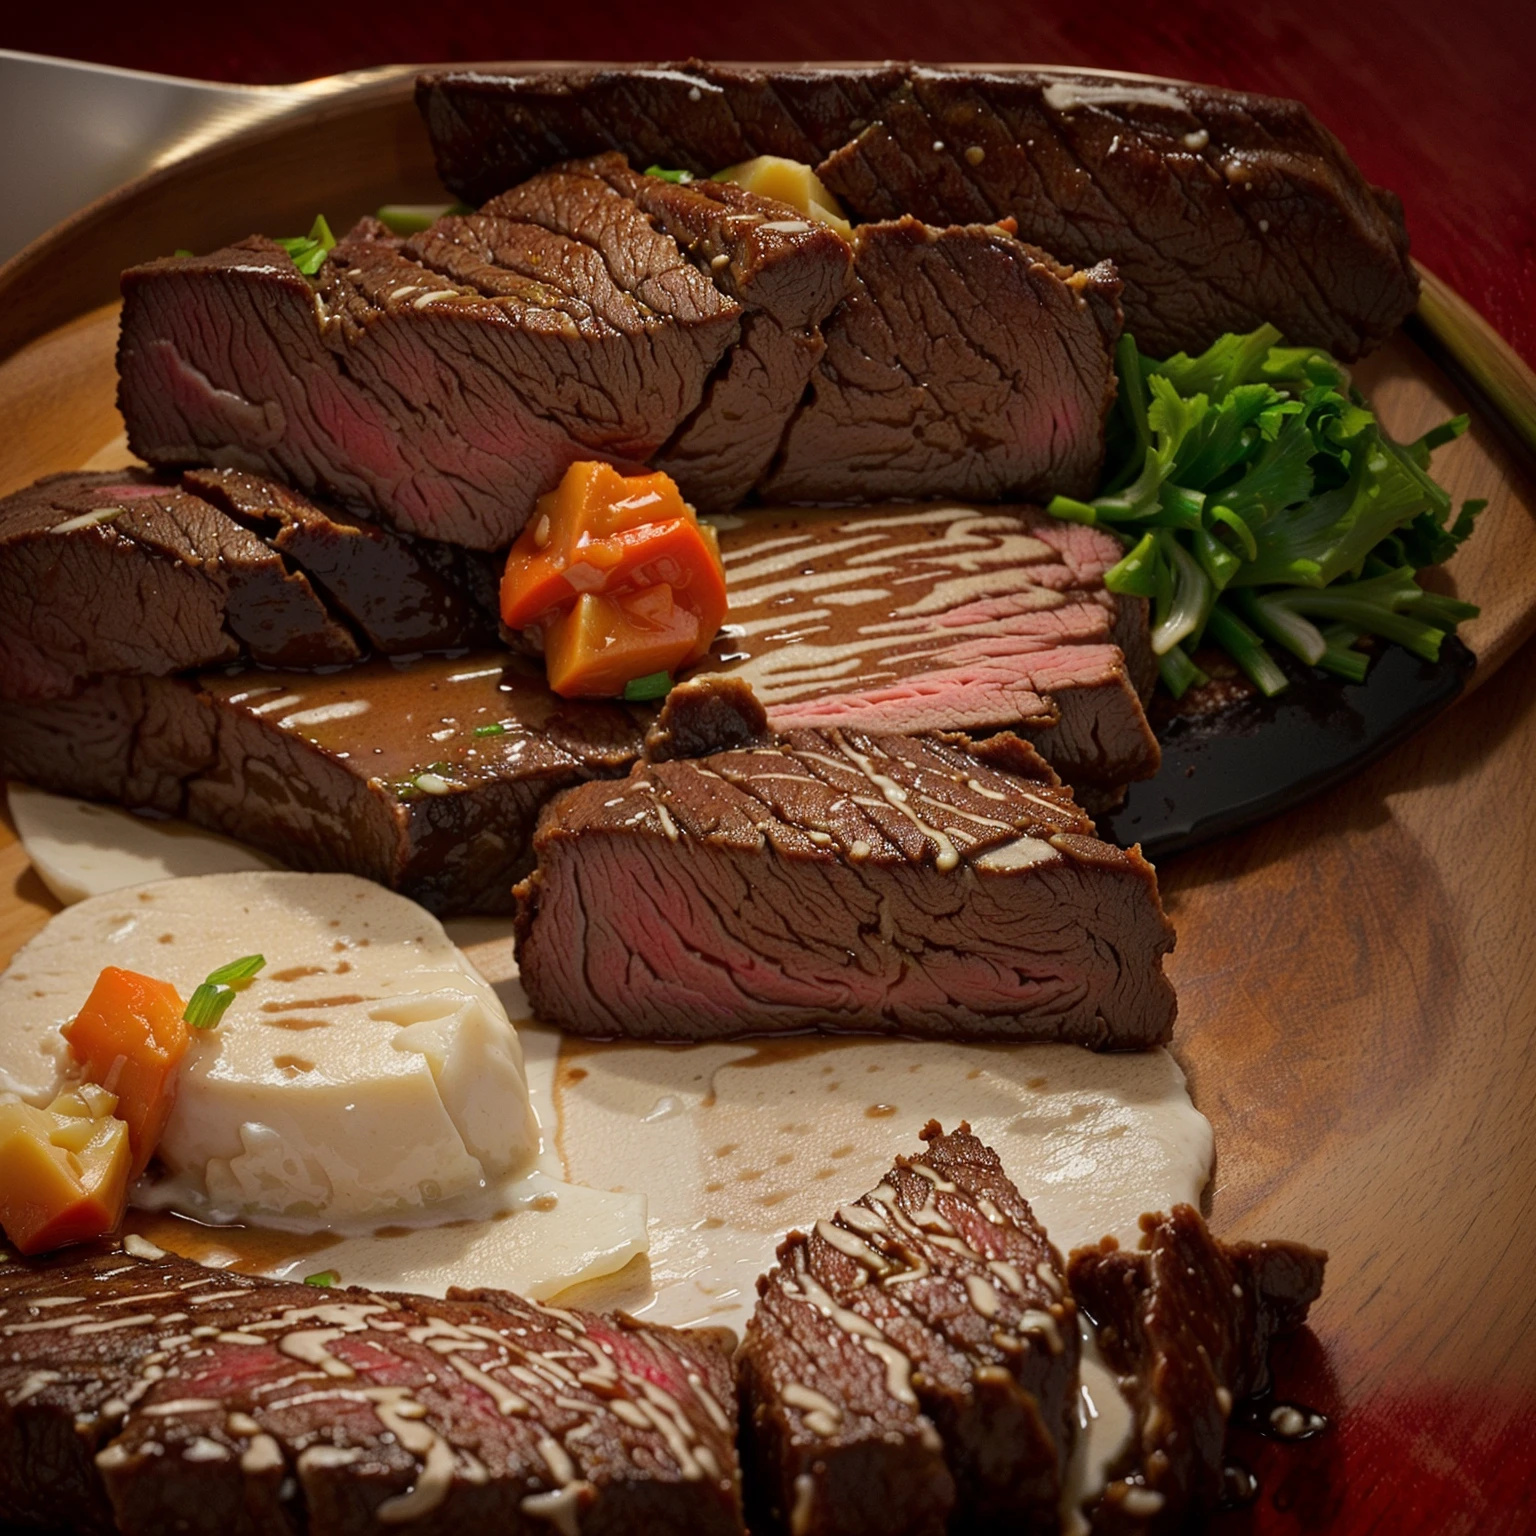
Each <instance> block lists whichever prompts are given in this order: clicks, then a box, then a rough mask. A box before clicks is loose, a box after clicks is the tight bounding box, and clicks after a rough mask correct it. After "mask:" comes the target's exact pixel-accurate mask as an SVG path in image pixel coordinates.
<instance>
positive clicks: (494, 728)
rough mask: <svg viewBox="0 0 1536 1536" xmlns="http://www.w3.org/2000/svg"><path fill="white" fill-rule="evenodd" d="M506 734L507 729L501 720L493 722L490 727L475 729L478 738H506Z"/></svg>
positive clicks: (477, 727)
mask: <svg viewBox="0 0 1536 1536" xmlns="http://www.w3.org/2000/svg"><path fill="white" fill-rule="evenodd" d="M506 734H507V728H506V726H505V725H504V724H502V722H501V721H500V720H493V721H491V723H490V724H489V725H477V726H476V727H475V735H476V736H505V735H506Z"/></svg>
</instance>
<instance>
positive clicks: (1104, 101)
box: [418, 62, 1416, 357]
mask: <svg viewBox="0 0 1536 1536" xmlns="http://www.w3.org/2000/svg"><path fill="white" fill-rule="evenodd" d="M556 79H557V82H558V86H556V85H555V84H554V83H552V82H551V80H550V78H549V77H547V76H546V77H543V78H542V79H540V80H537V81H535V80H534V79H533V78H532V77H521V78H512V79H497V78H496V77H494V76H488V75H483V74H482V75H475V76H465V75H455V74H453V73H446V74H439V75H429V76H426V77H424V78H423V80H422V81H421V82H420V83H419V85H418V100H419V102H420V104H421V106H422V109H423V112H424V113H425V115H426V117H427V121H428V126H429V129H430V131H431V133H432V138H433V143H434V149H435V152H436V154H437V157H438V163H439V168H440V171H441V173H442V175H443V176H444V179H445V181H446V182H447V183H448V184H450V185H452V186H454V187H455V189H456V190H458V191H460V192H461V193H465V192H466V191H467V189H469V188H470V186H471V184H476V185H477V186H478V187H479V188H480V189H481V190H482V193H483V191H484V190H490V187H489V182H488V178H492V177H496V176H505V177H506V178H507V179H509V180H510V179H515V178H516V177H517V176H525V175H529V174H532V173H533V172H535V171H537V170H539V169H540V168H541V167H542V166H543V165H544V164H547V163H549V162H550V161H552V160H558V159H561V158H564V157H566V156H568V155H571V154H583V153H591V152H592V151H593V150H594V149H595V148H597V147H599V146H600V147H601V148H603V149H612V148H618V149H620V150H621V151H622V152H624V153H625V154H628V155H631V156H633V157H634V158H635V159H636V160H637V162H638V163H645V162H646V160H647V159H650V160H654V159H658V158H660V159H663V160H666V161H667V162H668V163H680V164H686V165H687V167H688V168H689V169H690V170H693V171H694V172H696V173H707V172H710V171H713V170H715V169H716V168H718V166H719V165H720V164H723V163H728V162H729V161H732V160H737V159H744V158H748V157H749V156H750V155H753V154H758V153H778V154H786V155H789V156H791V157H793V158H798V159H808V160H809V161H810V162H811V163H812V164H816V165H817V168H818V172H819V174H820V175H821V176H822V179H823V180H824V181H825V182H826V183H827V185H828V186H829V187H831V188H832V190H833V191H835V192H838V193H839V194H840V195H841V196H842V197H843V199H844V202H845V205H846V206H848V207H849V209H850V211H851V212H852V213H853V214H854V215H855V216H856V217H859V218H863V219H879V218H892V217H897V216H900V215H901V214H905V213H911V214H915V215H917V216H918V217H920V218H925V219H927V220H929V221H931V222H934V223H937V224H946V223H949V222H953V221H964V220H983V221H991V220H993V219H996V218H999V217H1003V216H1006V215H1009V214H1012V215H1014V216H1016V217H1017V218H1018V219H1019V221H1020V225H1021V228H1022V231H1023V233H1024V234H1025V236H1026V237H1028V238H1030V239H1034V240H1038V241H1039V242H1040V243H1041V244H1043V245H1045V246H1046V247H1047V248H1049V249H1051V250H1054V251H1055V252H1056V253H1057V254H1058V255H1061V256H1064V257H1068V258H1070V259H1072V260H1074V261H1077V262H1079V263H1090V262H1092V261H1094V260H1097V259H1099V258H1100V257H1103V256H1110V257H1113V258H1114V259H1115V260H1116V262H1117V264H1118V265H1119V266H1120V267H1121V268H1122V269H1123V272H1124V276H1125V279H1126V295H1125V303H1126V309H1127V315H1128V323H1129V328H1130V329H1131V330H1132V332H1133V333H1134V334H1135V335H1136V336H1137V339H1138V341H1139V342H1140V344H1141V345H1142V347H1143V349H1144V350H1146V351H1149V352H1152V353H1154V354H1157V355H1162V354H1164V353H1168V352H1173V351H1177V350H1189V351H1198V350H1200V349H1201V348H1203V347H1204V346H1206V345H1208V344H1209V343H1210V342H1211V341H1212V340H1214V339H1215V337H1216V336H1217V335H1219V334H1220V333H1221V332H1223V331H1226V330H1248V329H1251V328H1252V327H1253V326H1254V325H1256V324H1258V323H1259V322H1260V321H1262V320H1271V321H1274V322H1275V323H1277V324H1278V325H1279V326H1280V328H1281V330H1282V331H1283V332H1284V333H1285V334H1286V336H1287V339H1288V340H1290V341H1292V342H1294V343H1301V344H1311V345H1318V346H1324V347H1327V348H1329V349H1330V350H1332V351H1334V352H1336V353H1338V354H1340V355H1341V356H1346V357H1352V356H1356V355H1358V354H1359V353H1360V352H1361V351H1363V350H1369V348H1370V347H1371V346H1372V345H1374V344H1375V343H1377V342H1379V341H1380V340H1381V339H1382V338H1383V337H1384V336H1385V335H1386V334H1388V333H1389V332H1390V331H1391V330H1392V329H1393V328H1394V327H1395V325H1396V324H1397V323H1398V322H1399V321H1400V320H1401V318H1402V317H1403V315H1404V314H1406V313H1407V312H1408V311H1409V310H1410V309H1411V308H1412V305H1413V302H1414V298H1415V294H1416V279H1415V277H1414V274H1413V272H1412V269H1411V267H1410V266H1409V265H1408V262H1407V260H1406V250H1407V244H1406V237H1405V236H1404V234H1403V232H1402V221H1401V208H1400V206H1399V205H1398V204H1397V203H1396V202H1395V200H1393V199H1392V198H1391V197H1390V195H1389V194H1383V193H1381V192H1380V191H1379V190H1378V189H1375V188H1372V187H1370V186H1368V184H1367V183H1366V182H1365V181H1364V180H1363V178H1362V177H1361V176H1360V173H1359V172H1358V170H1357V169H1356V168H1355V166H1354V165H1353V164H1352V163H1351V162H1350V161H1349V159H1348V157H1347V156H1346V155H1345V154H1344V152H1343V151H1342V149H1341V147H1340V146H1339V145H1338V143H1337V141H1336V140H1334V139H1333V138H1332V136H1331V135H1330V134H1329V133H1328V132H1327V130H1326V129H1324V128H1322V127H1321V126H1320V125H1319V124H1318V123H1317V122H1316V121H1315V120H1314V119H1313V118H1312V116H1311V115H1310V114H1309V113H1308V112H1307V111H1306V109H1305V108H1303V107H1301V106H1299V105H1298V104H1297V103H1294V102H1289V101H1284V100H1281V99H1277V98H1271V97H1261V96H1253V95H1248V94H1244V93H1240V92H1233V91H1224V90H1219V89H1215V88H1212V87H1203V86H1196V85H1179V84H1173V85H1170V84H1169V83H1168V82H1165V81H1152V80H1145V81H1138V80H1137V79H1135V78H1128V77H1118V78H1115V79H1106V78H1105V77H1102V76H1084V75H1081V74H1077V73H1075V72H1073V71H1071V70H1068V69H1054V70H1050V69H1048V70H1020V71H1009V72H1003V71H987V70H948V69H937V68H931V67H925V66H916V65H908V66H875V67H860V66H851V67H845V68H841V69H830V70H825V71H822V72H820V73H819V74H818V75H815V76H812V75H810V74H808V73H806V72H805V71H784V70H765V69H721V68H719V67H716V66H709V65H702V64H698V63H696V62H693V63H689V64H686V65H682V66H678V67H675V68H671V69H659V70H658V69H649V70H631V71H627V72H624V71H607V72H601V73H598V72H593V71H586V70H571V71H566V72H564V73H563V74H561V75H560V76H558V77H556ZM557 90H558V95H557V94H556V92H557ZM690 96H691V97H693V98H695V99H694V100H690V99H689V98H690ZM556 100H558V102H559V104H560V110H559V111H557V112H551V111H549V110H548V108H549V107H550V105H551V104H552V103H553V102H555V101H556ZM621 100H622V101H624V102H625V104H626V105H625V106H624V107H623V108H622V109H621V108H620V106H619V105H618V103H619V102H620V101H621ZM1202 135H1203V136H1204V137H1203V138H1202ZM1186 138H1187V139H1188V142H1186ZM1031 140H1034V141H1035V142H1033V143H1031V142H1030V141H1031ZM935 146H938V147H935ZM967 149H975V150H978V151H979V154H977V155H975V156H974V157H972V156H970V155H968V154H966V153H965V150H967ZM669 151H670V152H669ZM642 157H644V158H643V159H642ZM1233 157H1237V158H1239V159H1247V160H1249V161H1250V162H1252V161H1253V160H1255V159H1257V160H1259V161H1261V162H1262V170H1261V171H1260V173H1259V176H1258V180H1257V181H1250V182H1249V183H1248V185H1249V187H1251V188H1252V189H1253V190H1251V191H1245V192H1237V191H1234V189H1233V186H1232V184H1231V183H1230V182H1229V181H1228V180H1227V178H1226V176H1225V174H1224V172H1223V170H1222V167H1223V166H1224V165H1225V164H1226V162H1227V161H1229V160H1230V159H1232V158H1233ZM1122 166H1123V167H1124V168H1125V169H1124V171H1123V172H1122V170H1121V167H1122ZM498 167H503V168H504V169H500V170H498V169H497V168H498ZM1212 169H1214V171H1215V175H1214V177H1210V179H1208V175H1209V172H1210V171H1211V170H1212ZM470 195H474V194H473V193H471V194H470ZM1270 208H1274V209H1276V210H1277V213H1278V216H1276V213H1271V212H1269V211H1267V210H1268V209H1270ZM1192 213H1193V214H1194V215H1195V217H1194V218H1193V222H1191V214H1192ZM1261 221H1267V222H1268V225H1269V227H1268V228H1267V229H1266V228H1264V227H1263V223H1262V222H1261ZM1149 237H1150V238H1149Z"/></svg>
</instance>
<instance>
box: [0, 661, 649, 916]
mask: <svg viewBox="0 0 1536 1536" xmlns="http://www.w3.org/2000/svg"><path fill="white" fill-rule="evenodd" d="M482 732H484V734H481V733H482ZM640 738H641V729H640V726H639V725H638V724H637V723H636V721H635V720H634V719H633V718H632V717H631V716H630V714H629V713H628V712H627V711H626V710H624V709H623V708H622V707H621V706H618V705H610V704H603V703H587V702H577V703H566V702H565V701H563V700H559V699H557V698H555V697H554V696H553V695H552V694H550V693H549V691H548V689H547V688H545V687H544V685H543V682H542V680H541V678H540V677H539V676H538V674H537V671H536V669H534V668H532V667H531V666H529V665H528V664H527V663H525V662H522V661H520V660H518V659H510V660H509V659H508V658H507V657H505V656H504V655H480V656H470V657H465V658H463V659H460V660H456V661H448V660H425V661H420V662H417V663H416V664H415V665H413V666H411V667H409V668H407V669H403V670H402V669H399V668H396V667H394V666H391V665H389V664H387V663H384V662H372V663H366V664H364V665H363V666H361V667H357V668H353V669H351V670H349V671H347V672H343V673H338V674H335V675H331V676H324V677H315V676H305V675H302V674H294V673H273V672H244V673H236V674H233V675H230V674H224V673H213V674H204V675H202V676H201V677H199V678H197V679H195V680H190V681H189V680H183V679H158V678H129V677H122V678H106V679H103V680H101V681H100V682H97V683H94V684H90V685H88V686H86V687H85V688H83V689H82V690H81V691H80V692H79V693H78V694H77V695H76V696H74V697H72V698H68V699H56V700H52V701H49V702H46V703H39V704H7V705H5V706H4V729H3V731H0V774H4V775H6V776H8V777H12V778H16V779H21V780H23V781H25V782H27V783H31V784H36V785H38V786H39V787H40V788H43V789H51V790H55V791H57V792H59V793H61V794H71V795H80V796H83V797H85V798H87V799H95V800H107V801H112V802H115V803H117V804H120V805H126V806H128V807H130V808H139V809H149V810H154V811H157V812H162V813H165V814H167V815H177V816H185V817H186V818H188V819H189V820H191V821H193V822H195V823H197V824H198V825H199V826H204V827H208V828H209V829H210V830H212V831H216V832H222V833H224V834H226V835H227V836H230V837H235V838H239V839H240V840H242V841H244V842H247V843H251V844H253V845H254V846H256V847H258V848H263V849H265V850H266V851H268V852H270V853H272V854H275V855H276V856H277V857H278V858H280V859H282V860H284V861H285V862H286V863H288V864H290V865H292V866H293V867H294V868H297V869H319V870H341V871H345V872H348V873H351V874H358V875H364V876H366V877H368V878H369V879H373V880H377V881H379V882H380V883H381V884H384V885H387V886H389V887H391V888H392V889H395V890H399V891H403V892H404V893H405V894H406V895H408V896H410V897H411V898H412V899H414V900H416V901H419V902H421V903H422V905H423V906H426V907H428V908H430V909H431V910H432V911H435V912H440V913H454V912H496V911H507V910H509V909H510V907H511V904H512V897H511V888H512V884H513V882H514V881H515V880H517V879H518V878H519V877H520V876H521V875H523V874H524V873H526V872H527V870H528V868H529V867H530V865H531V863H532V855H531V837H532V833H533V828H534V823H535V820H536V818H537V816H538V812H539V810H540V808H541V807H542V805H543V804H544V802H545V801H546V800H547V799H548V798H549V797H550V796H551V795H553V794H555V793H556V792H558V791H559V790H562V789H566V788H569V787H571V786H573V785H575V784H579V783H581V782H583V781H584V780H585V779H587V778H591V777H603V776H608V775H615V774H621V773H623V772H624V770H625V769H626V768H627V766H628V765H629V763H630V762H632V761H633V760H634V759H635V758H636V757H637V756H638V755H639V752H640V747H641V740H640Z"/></svg>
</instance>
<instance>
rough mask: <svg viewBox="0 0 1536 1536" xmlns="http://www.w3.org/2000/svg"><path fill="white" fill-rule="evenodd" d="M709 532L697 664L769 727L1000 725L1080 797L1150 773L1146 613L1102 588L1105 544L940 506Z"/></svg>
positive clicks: (1013, 510) (778, 519) (779, 517)
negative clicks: (715, 542) (705, 648)
mask: <svg viewBox="0 0 1536 1536" xmlns="http://www.w3.org/2000/svg"><path fill="white" fill-rule="evenodd" d="M718 531H719V536H720V552H721V555H722V557H723V558H724V561H725V568H726V573H727V576H728V578H729V589H730V590H729V597H730V610H729V612H728V614H727V616H726V624H725V627H724V628H723V629H722V630H721V632H720V636H719V638H718V639H717V640H716V642H715V644H714V647H713V650H712V653H711V655H710V657H709V658H708V659H707V660H706V661H705V662H704V663H703V664H702V665H703V668H704V669H706V671H707V672H716V671H719V672H723V673H725V674H726V675H727V676H731V677H737V678H740V679H742V680H743V681H745V682H747V683H750V684H751V686H752V690H753V692H754V693H756V695H757V697H758V698H759V699H760V700H762V702H763V705H764V706H765V707H766V709H767V711H768V720H769V723H770V724H771V725H772V726H773V727H774V729H776V730H781V731H782V730H791V729H795V728H800V727H806V728H811V727H816V728H821V727H829V726H842V727H848V728H851V729H854V730H860V731H931V730H958V731H968V732H972V733H976V732H984V731H990V730H997V729H999V728H1003V727H1007V728H1010V729H1013V730H1019V731H1024V732H1028V733H1029V735H1030V737H1031V739H1032V741H1033V743H1034V745H1035V746H1036V747H1037V748H1038V749H1039V751H1040V752H1041V754H1042V755H1043V756H1044V757H1046V758H1047V759H1048V760H1049V762H1050V763H1051V765H1052V766H1053V767H1054V768H1055V769H1056V770H1057V771H1058V772H1059V773H1060V774H1061V775H1062V777H1063V778H1065V779H1066V780H1067V781H1068V783H1070V784H1072V785H1074V786H1075V787H1076V789H1077V790H1078V791H1079V792H1080V794H1082V793H1087V792H1089V791H1094V792H1100V793H1102V792H1105V791H1112V790H1114V789H1116V788H1117V787H1118V786H1120V785H1123V784H1125V783H1126V782H1127V781H1128V780H1130V779H1138V778H1145V777H1147V776H1149V775H1151V774H1152V773H1155V772H1156V771H1157V764H1158V758H1159V753H1158V746H1157V740H1156V738H1155V737H1154V736H1153V735H1152V730H1151V727H1150V726H1149V725H1148V724H1147V718H1146V714H1145V712H1144V711H1143V709H1142V705H1141V700H1140V698H1139V697H1138V691H1139V687H1141V686H1145V687H1150V681H1151V679H1152V678H1155V676H1156V671H1157V665H1156V661H1155V659H1154V657H1153V656H1152V647H1151V642H1150V640H1149V638H1148V632H1147V609H1146V604H1145V603H1144V602H1142V601H1141V600H1139V599H1134V598H1133V599H1126V598H1116V597H1114V596H1113V595H1111V594H1110V593H1108V592H1106V591H1105V590H1104V572H1105V571H1106V570H1107V569H1108V568H1109V567H1110V566H1111V565H1113V564H1114V563H1115V561H1117V560H1118V559H1119V558H1120V556H1121V553H1122V551H1121V548H1120V545H1119V543H1118V542H1117V541H1116V540H1115V539H1114V538H1113V537H1112V536H1111V535H1109V534H1107V533H1104V532H1103V531H1101V530H1099V529H1095V528H1088V527H1084V526H1083V525H1082V524H1080V523H1064V522H1060V521H1058V520H1057V519H1055V518H1051V517H1047V516H1045V514H1044V513H1042V512H1039V511H1037V510H1035V509H1034V508H1029V507H987V508H977V507H965V506H954V505H936V506H894V507H885V508H878V509H872V510H870V511H868V512H857V513H843V512H794V511H767V510H765V511H763V512H754V513H752V514H751V515H750V516H746V517H742V518H734V519H724V520H722V521H721V523H720V524H719V529H718Z"/></svg>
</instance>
